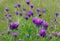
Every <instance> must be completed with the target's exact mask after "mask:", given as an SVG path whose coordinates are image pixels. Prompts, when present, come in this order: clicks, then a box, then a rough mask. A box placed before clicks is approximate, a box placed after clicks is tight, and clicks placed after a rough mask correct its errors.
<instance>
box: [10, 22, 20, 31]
mask: <svg viewBox="0 0 60 41" xmlns="http://www.w3.org/2000/svg"><path fill="white" fill-rule="evenodd" d="M18 26H19V24H18V22H11V23H10V24H9V27H10V29H12V30H13V29H18Z"/></svg>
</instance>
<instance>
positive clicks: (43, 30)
mask: <svg viewBox="0 0 60 41" xmlns="http://www.w3.org/2000/svg"><path fill="white" fill-rule="evenodd" d="M40 36H42V37H46V30H45V29H41V31H40Z"/></svg>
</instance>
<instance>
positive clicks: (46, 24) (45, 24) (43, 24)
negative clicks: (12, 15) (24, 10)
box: [32, 17, 48, 29]
mask: <svg viewBox="0 0 60 41" xmlns="http://www.w3.org/2000/svg"><path fill="white" fill-rule="evenodd" d="M32 21H33V23H34V24H35V25H36V26H38V27H40V26H41V25H42V26H43V28H45V29H47V27H48V23H47V22H46V21H44V20H43V19H40V18H36V17H34V18H33V19H32Z"/></svg>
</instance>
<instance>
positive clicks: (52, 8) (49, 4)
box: [0, 0, 60, 41]
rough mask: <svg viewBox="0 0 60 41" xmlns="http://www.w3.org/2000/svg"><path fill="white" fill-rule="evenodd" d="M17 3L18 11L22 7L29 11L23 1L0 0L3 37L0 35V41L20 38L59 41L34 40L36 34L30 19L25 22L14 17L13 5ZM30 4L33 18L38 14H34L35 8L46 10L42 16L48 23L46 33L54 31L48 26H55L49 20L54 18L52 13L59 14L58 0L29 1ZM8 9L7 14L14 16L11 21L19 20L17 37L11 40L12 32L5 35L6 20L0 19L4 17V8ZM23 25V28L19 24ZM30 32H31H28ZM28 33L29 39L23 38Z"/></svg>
mask: <svg viewBox="0 0 60 41" xmlns="http://www.w3.org/2000/svg"><path fill="white" fill-rule="evenodd" d="M18 2H20V3H21V4H22V5H21V8H20V9H19V10H18V11H22V10H21V9H22V7H23V6H25V7H26V8H27V11H26V12H28V10H29V9H30V8H29V6H28V5H26V3H25V0H18V1H17V0H0V32H4V33H5V34H4V36H1V34H0V40H1V41H18V39H20V38H22V39H23V41H59V40H60V38H57V37H54V36H53V38H52V39H51V40H49V39H48V38H42V37H41V38H39V39H36V37H35V36H36V34H37V33H38V32H37V27H36V26H35V25H34V24H33V23H32V17H31V18H29V20H28V21H26V20H25V19H24V16H22V17H21V16H19V18H18V16H16V15H15V11H14V10H15V9H14V4H17V3H18ZM31 4H34V8H33V11H34V13H35V15H34V16H36V17H38V13H37V12H36V7H39V8H40V9H41V10H42V9H43V8H46V9H47V12H46V14H45V15H44V14H43V15H42V19H44V20H46V21H47V22H48V23H49V27H48V29H47V32H48V33H51V32H53V31H56V30H51V29H50V26H51V25H53V26H54V25H55V23H54V22H50V20H52V19H53V18H54V13H55V12H56V11H58V12H60V0H31ZM6 7H8V8H9V13H11V14H12V15H13V16H14V19H13V21H18V20H19V24H20V25H19V30H18V31H16V32H18V37H17V38H16V39H14V38H12V36H11V34H12V32H13V31H11V33H10V34H9V35H7V34H6V30H7V29H8V22H7V20H5V21H2V20H1V18H2V17H4V16H3V15H4V13H5V8H6ZM39 18H40V17H39ZM22 23H23V24H24V25H25V26H23V27H22V26H21V24H22ZM57 28H58V30H57V31H58V32H59V31H60V14H59V16H58V26H57ZM30 30H31V31H30ZM26 33H27V34H28V33H30V34H31V37H30V38H29V39H26V38H25V34H26Z"/></svg>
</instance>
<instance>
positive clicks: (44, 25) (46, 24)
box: [42, 21, 48, 29]
mask: <svg viewBox="0 0 60 41" xmlns="http://www.w3.org/2000/svg"><path fill="white" fill-rule="evenodd" d="M42 25H43V27H44V28H45V29H47V27H48V23H47V22H46V21H43V23H42Z"/></svg>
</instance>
